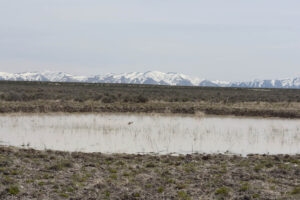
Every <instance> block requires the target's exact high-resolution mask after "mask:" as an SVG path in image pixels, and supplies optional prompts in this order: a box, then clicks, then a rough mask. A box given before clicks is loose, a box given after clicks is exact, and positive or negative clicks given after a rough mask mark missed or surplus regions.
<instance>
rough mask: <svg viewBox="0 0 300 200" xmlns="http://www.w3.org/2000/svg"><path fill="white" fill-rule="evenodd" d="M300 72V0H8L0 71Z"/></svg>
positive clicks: (234, 76) (233, 75) (241, 75)
mask: <svg viewBox="0 0 300 200" xmlns="http://www.w3.org/2000/svg"><path fill="white" fill-rule="evenodd" d="M37 70H39V71H41V70H55V71H64V72H70V73H73V74H83V75H92V74H105V73H109V72H114V73H121V72H132V71H139V72H144V71H148V70H159V71H163V72H180V73H184V74H187V75H191V76H193V77H200V78H207V79H211V80H215V79H219V80H234V81H237V80H251V79H254V78H261V79H262V78H282V77H295V76H300V1H299V0H226V1H225V0H126V1H125V0H107V1H106V0H0V71H5V72H23V71H37Z"/></svg>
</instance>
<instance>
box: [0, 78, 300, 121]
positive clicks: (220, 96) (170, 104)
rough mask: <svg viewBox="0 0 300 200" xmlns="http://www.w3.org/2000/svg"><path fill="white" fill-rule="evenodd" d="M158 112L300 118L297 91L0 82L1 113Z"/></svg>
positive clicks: (299, 94) (299, 96) (299, 102)
mask: <svg viewBox="0 0 300 200" xmlns="http://www.w3.org/2000/svg"><path fill="white" fill-rule="evenodd" d="M11 112H30V113H34V112H145V113H149V112H157V113H166V112H167V113H188V114H197V113H199V112H200V113H205V114H214V115H237V116H261V117H285V118H300V90H296V89H253V88H252V89H251V88H213V87H183V86H157V85H132V84H131V85H130V84H103V83H101V84H100V83H99V84H90V83H47V82H9V81H0V113H11Z"/></svg>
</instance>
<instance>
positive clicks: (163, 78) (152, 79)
mask: <svg viewBox="0 0 300 200" xmlns="http://www.w3.org/2000/svg"><path fill="white" fill-rule="evenodd" d="M0 80H10V81H50V82H88V83H133V84H154V85H182V86H211V87H249V88H298V89H300V77H297V78H288V79H275V80H253V81H246V82H226V81H210V80H206V79H199V78H191V77H189V76H187V75H184V74H179V73H174V72H168V73H164V72H159V71H148V72H145V73H141V72H130V73H121V74H112V73H110V74H106V75H94V76H75V75H72V74H68V73H64V72H51V71H44V72H24V73H6V72H0Z"/></svg>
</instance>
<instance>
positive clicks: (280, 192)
mask: <svg viewBox="0 0 300 200" xmlns="http://www.w3.org/2000/svg"><path fill="white" fill-rule="evenodd" d="M0 199H300V155H294V156H289V155H248V156H247V157H241V156H236V155H204V154H192V155H185V156H183V155H181V156H171V155H161V156H159V155H125V154H113V155H106V154H101V153H68V152H58V151H36V150H32V149H19V148H14V147H4V146H0Z"/></svg>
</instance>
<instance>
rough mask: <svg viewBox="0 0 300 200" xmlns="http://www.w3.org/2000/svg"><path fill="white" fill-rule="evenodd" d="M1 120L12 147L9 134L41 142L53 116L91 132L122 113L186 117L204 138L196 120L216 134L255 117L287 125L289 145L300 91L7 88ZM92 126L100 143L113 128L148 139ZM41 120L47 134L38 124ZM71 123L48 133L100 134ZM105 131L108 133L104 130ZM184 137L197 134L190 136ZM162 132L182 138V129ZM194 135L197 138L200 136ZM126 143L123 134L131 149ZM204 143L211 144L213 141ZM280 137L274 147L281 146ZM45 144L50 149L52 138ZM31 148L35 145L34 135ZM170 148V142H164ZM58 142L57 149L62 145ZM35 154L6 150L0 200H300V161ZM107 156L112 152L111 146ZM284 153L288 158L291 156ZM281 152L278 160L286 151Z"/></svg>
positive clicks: (130, 123) (0, 154)
mask: <svg viewBox="0 0 300 200" xmlns="http://www.w3.org/2000/svg"><path fill="white" fill-rule="evenodd" d="M0 112H1V119H2V121H1V131H2V132H1V134H4V135H3V137H1V138H0V142H1V141H3V140H4V139H5V137H4V136H5V134H7V135H9V134H11V135H12V134H14V133H10V131H9V130H15V131H20V134H23V132H22V131H23V130H22V129H24V131H25V130H29V131H30V130H31V128H33V127H35V128H36V129H35V131H36V133H35V134H39V133H37V132H39V131H40V132H42V130H43V126H45V124H47V123H50V121H49V116H55V115H57V116H60V117H62V116H65V115H70V116H71V117H73V118H74V116H75V115H76V114H78V116H81V118H80V117H79V118H80V121H81V122H82V123H83V122H85V121H84V120H85V118H84V117H82V116H87V115H93V116H94V115H97V114H99V115H101V116H105V115H104V113H107V114H109V115H116V116H119V115H121V114H120V113H123V114H122V115H127V114H136V115H137V114H138V113H141V114H140V115H141V116H143V115H146V116H150V115H156V114H159V113H163V114H165V115H170V116H175V114H180V115H186V117H185V119H189V118H191V120H186V121H187V122H186V123H187V124H188V123H190V122H191V121H193V120H195V123H194V124H195V125H193V126H195V127H196V129H200V128H197V126H199V125H196V124H197V123H198V121H197V120H198V118H204V119H205V117H206V116H208V115H214V116H216V115H218V118H217V119H216V121H215V122H216V123H215V122H213V123H211V124H213V125H216V126H217V124H218V123H221V122H222V123H224V122H223V120H220V119H219V118H221V117H225V116H228V115H234V116H241V117H244V118H245V119H247V118H249V117H255V120H257V119H262V117H264V118H266V119H262V120H267V119H268V118H269V117H271V118H274V120H275V119H276V120H279V121H280V123H281V124H280V123H275V125H278V126H279V125H280V126H281V125H282V127H283V128H282V129H280V127H279V128H278V127H277V126H275V125H274V127H273V128H271V129H270V130H271V131H273V132H274V134H275V135H281V137H283V136H284V134H282V133H283V132H284V133H287V132H288V130H289V128H290V127H285V126H287V124H285V123H284V120H287V121H289V122H290V121H293V123H294V124H296V125H295V128H296V130H297V131H299V128H297V127H298V126H297V123H296V121H297V120H299V119H298V118H300V90H295V89H294V90H293V89H253V88H213V87H183V86H157V85H133V84H105V83H103V84H102V83H101V84H92V83H49V82H10V81H1V82H0ZM23 115H25V116H29V117H27V118H26V117H25V118H24V119H26V120H27V121H26V120H22V118H19V117H15V118H10V117H11V116H23ZM109 115H108V116H109ZM38 116H46V117H44V118H43V117H38ZM159 116H160V115H159ZM5 117H8V118H5ZM94 118H95V119H91V120H89V121H87V122H86V124H89V123H91V124H92V125H91V126H92V127H93V128H94V129H91V130H92V131H94V132H95V134H96V132H97V131H98V130H100V129H101V130H102V129H103V127H104V126H105V124H109V125H110V126H111V127H114V126H113V124H114V123H113V122H114V121H115V122H116V124H117V122H118V123H120V125H119V127H129V128H132V130H133V131H135V132H134V134H136V135H138V134H139V132H141V131H137V130H143V125H141V124H139V126H138V127H136V128H135V126H136V121H135V120H132V118H130V117H126V118H125V119H126V120H124V118H122V119H119V120H117V118H118V117H116V118H114V120H111V121H110V122H109V123H108V122H106V121H103V123H104V125H103V127H102V125H101V123H100V122H99V123H96V122H97V120H99V118H97V117H94ZM145 118H146V121H147V117H145ZM174 118H175V117H174ZM177 118H178V117H177ZM177 118H176V119H177ZM277 118H278V119H277ZM291 118H293V119H291ZM89 119H90V118H89ZM138 119H140V117H138ZM157 119H158V120H157V121H158V122H159V123H161V125H160V126H162V127H165V126H166V125H168V124H170V123H167V122H166V123H163V120H162V118H161V117H157ZM20 120H21V121H20ZM40 120H41V121H43V123H44V124H43V123H42V124H39V123H37V121H40ZM68 120H70V117H65V119H61V120H59V122H55V123H54V122H53V123H54V124H53V123H52V124H51V123H50V125H49V126H48V127H52V128H53V130H57V131H58V130H59V131H68V130H67V128H66V130H63V129H62V128H61V127H60V128H57V127H56V126H60V125H61V124H60V123H62V124H65V125H66V126H67V125H68V123H69V125H70V124H71V125H72V124H73V125H74V126H73V125H72V126H71V125H70V126H71V128H70V127H69V130H70V131H73V132H72V134H77V135H78V134H82V137H83V138H84V137H88V135H89V134H94V132H89V130H90V129H89V128H88V129H84V128H83V127H85V126H86V124H84V123H83V124H82V126H83V127H81V126H79V125H78V123H75V122H74V123H73V122H72V121H71V122H69V121H68ZM122 120H123V121H122ZM165 120H167V119H165ZM172 120H173V122H172V123H173V124H177V125H180V124H181V123H180V120H181V118H178V119H177V121H176V120H174V119H172ZM178 120H179V121H178ZM276 120H275V121H276ZM281 120H282V121H281ZM93 121H95V123H94V124H93ZM148 121H149V120H148ZM242 121H243V120H242ZM246 121H247V120H246ZM121 122H122V123H121ZM123 122H124V123H123ZM289 122H287V123H289ZM24 123H25V124H24ZM19 124H21V125H19ZM22 124H23V125H22ZM99 124H100V125H101V127H98V126H100V125H99ZM240 124H241V123H240V122H239V123H236V125H240ZM150 125H151V124H147V126H145V127H144V128H146V127H151V126H150ZM153 126H154V125H153ZM7 127H9V128H11V127H13V128H14V129H7V131H6V132H7V133H4V132H5V130H6V129H5V128H7ZM22 127H23V128H22ZM166 127H167V126H166ZM262 127H263V126H262ZM270 127H271V126H270ZM129 128H128V130H129ZM183 128H184V130H189V128H190V127H189V126H184V127H183ZM149 129H150V128H147V130H149ZM78 130H81V131H79V132H78ZM130 130H131V129H130ZM147 130H146V129H145V130H144V131H146V132H147ZM153 130H156V129H153ZM164 130H174V133H175V132H176V131H177V132H178V131H179V132H178V133H177V132H176V134H179V135H181V134H182V131H181V132H180V129H179V128H178V127H177V128H176V127H175V128H174V127H167V128H165V129H164ZM237 130H239V129H237ZM245 130H246V129H245ZM262 130H264V129H262ZM268 130H269V129H268ZM3 131H4V132H3ZM76 131H77V132H78V133H77V132H76ZM247 131H250V132H251V133H255V134H257V132H255V127H254V129H252V128H251V129H250V128H247ZM280 131H283V132H280ZM50 132H51V131H50ZM50 132H49V133H50ZM85 132H86V134H85ZM167 132H168V131H165V132H161V131H158V133H159V134H158V135H159V136H161V135H162V136H164V135H168V133H167ZM192 132H193V133H194V132H195V131H194V129H193V131H192ZM129 133H130V132H129ZM204 133H205V132H204ZM65 134H68V133H65ZM109 134H111V133H107V135H106V137H109ZM126 134H128V133H123V137H124V138H125V139H126V137H125V135H126ZM195 134H196V133H195ZM205 134H206V136H205V137H208V136H209V135H210V134H209V133H205ZM213 134H214V133H212V134H211V135H213ZM237 134H238V133H237ZM274 134H270V136H268V138H267V139H268V140H270V141H277V139H278V138H277V136H274ZM292 134H295V131H294V132H293V133H292ZM154 135H155V134H154ZM71 136H72V135H71ZM24 137H25V136H24ZM47 137H48V138H49V139H50V137H49V135H48V136H47ZM26 138H27V139H28V138H29V137H28V135H27V136H26ZM149 138H150V137H149ZM258 138H259V137H258ZM283 138H284V137H283ZM297 138H298V136H297V135H291V137H288V139H287V142H291V144H293V143H292V142H295V139H297ZM12 139H13V138H12ZM17 139H20V138H16V140H17ZM125 139H124V140H123V141H125ZM171 139H172V137H169V139H168V138H167V140H166V141H168V140H171ZM183 139H184V138H183ZM187 139H188V138H187ZM298 139H299V138H298ZM37 141H38V137H37ZM56 141H58V142H57V143H59V142H60V141H59V138H58V139H56ZM84 141H86V140H82V141H81V142H82V143H85V142H84ZM160 141H162V140H160ZM259 141H261V140H259ZM266 141H267V140H266ZM12 142H14V141H13V140H12ZM65 142H68V140H67V141H65ZM69 142H70V141H69ZM104 142H105V141H104ZM0 144H1V143H0ZM78 144H80V141H79V143H78ZM80 145H81V146H82V144H80ZM154 145H155V144H154ZM211 145H214V143H212V144H211ZM215 145H217V143H215ZM240 146H242V145H240ZM115 147H118V146H115ZM291 147H292V146H291ZM294 147H295V148H297V145H296V146H295V145H294ZM32 148H33V147H31V146H30V144H24V145H22V146H19V147H14V146H10V145H5V144H1V145H0V199H183V200H187V199H300V181H299V180H300V156H299V154H290V153H278V154H276V155H269V154H264V153H259V154H248V155H239V154H230V153H224V152H222V154H219V153H213V154H207V153H189V154H179V155H170V154H166V155H160V154H150V153H147V154H139V153H133V154H131V153H127V154H125V153H101V152H95V153H83V152H79V151H78V152H77V151H73V152H69V151H55V150H50V149H47V148H45V149H44V150H36V149H32ZM106 148H108V149H109V146H106ZM278 148H280V147H278ZM286 148H287V149H289V147H288V146H286ZM275 150H276V152H280V149H279V150H277V149H275Z"/></svg>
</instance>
